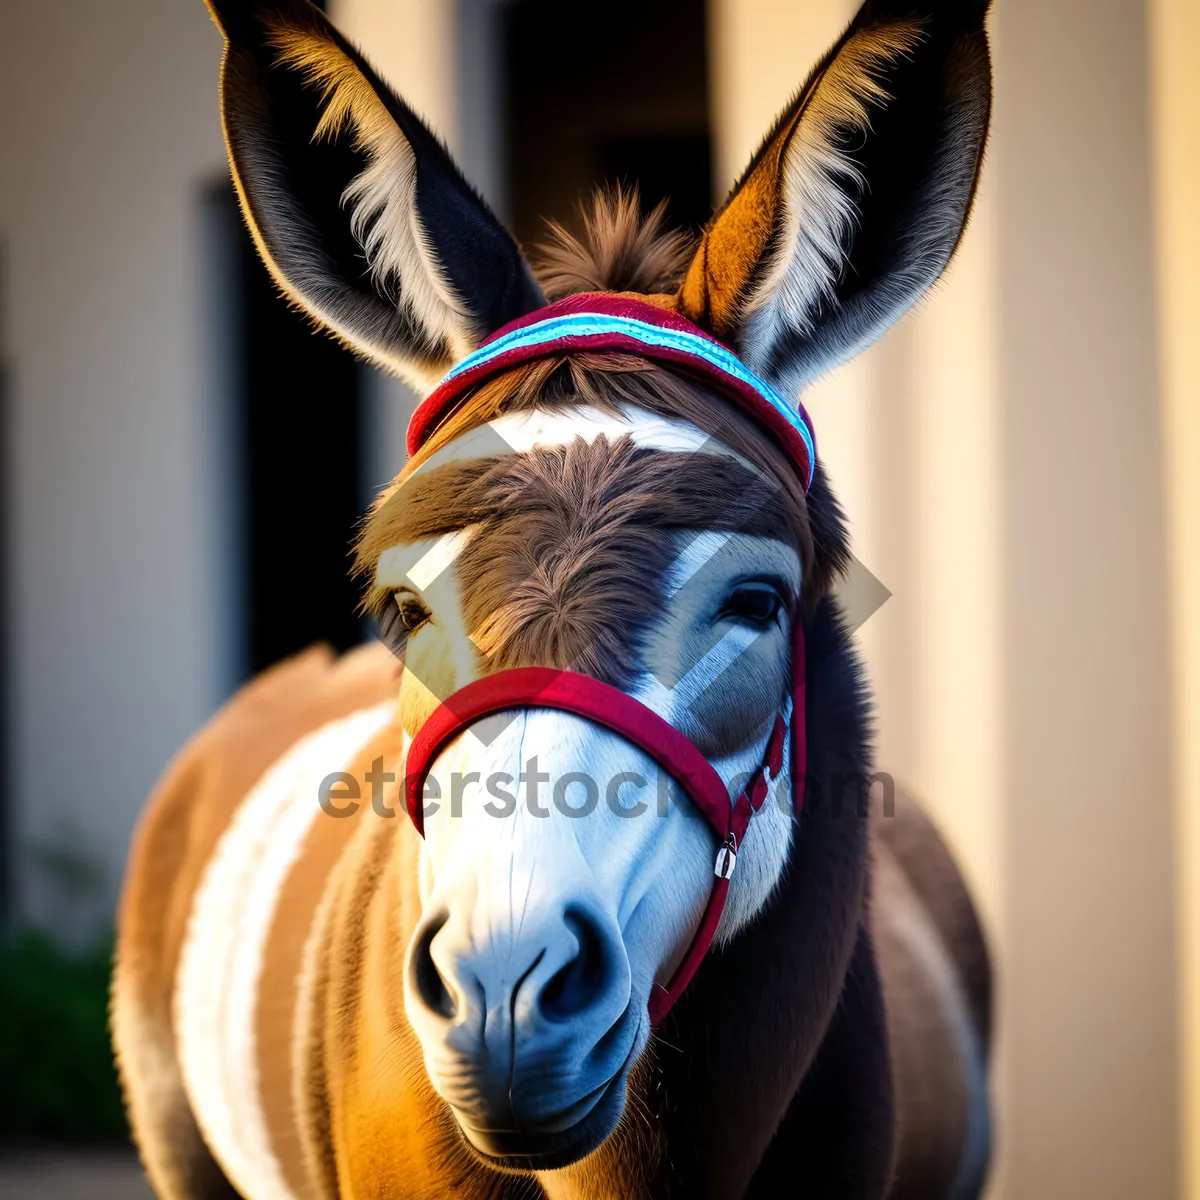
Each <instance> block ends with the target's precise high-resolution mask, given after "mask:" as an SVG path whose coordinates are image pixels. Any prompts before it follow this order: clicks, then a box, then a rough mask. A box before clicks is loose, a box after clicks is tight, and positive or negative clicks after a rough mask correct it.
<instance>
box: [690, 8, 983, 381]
mask: <svg viewBox="0 0 1200 1200" xmlns="http://www.w3.org/2000/svg"><path fill="white" fill-rule="evenodd" d="M987 7H988V0H866V3H865V4H863V6H862V8H861V9H860V10H859V12H858V15H857V16H856V17H855V18H854V21H853V22H852V23H851V25H850V27H849V29H847V31H846V33H845V34H844V35H843V36H842V38H841V40H840V41H839V42H838V43H837V44H836V45H835V46H834V48H833V49H832V50H831V51H830V52H829V53H828V54H827V55H826V56H825V58H824V59H823V60H822V61H821V62H820V63H819V64H818V65H817V67H816V69H815V71H814V72H813V73H812V75H811V76H810V77H809V79H808V81H807V82H806V83H805V85H804V87H802V88H801V89H800V92H799V93H798V95H797V96H796V98H795V100H794V101H793V102H792V103H791V105H789V106H788V108H787V109H785V110H784V112H783V113H782V114H781V115H780V117H779V119H778V121H777V122H776V124H775V127H774V129H773V130H772V131H771V132H770V133H769V134H768V136H767V138H766V140H765V141H764V143H763V144H762V146H761V147H760V149H759V151H758V153H757V154H756V155H755V156H754V158H753V160H752V161H751V163H750V166H749V167H748V168H747V170H746V173H745V174H744V175H743V176H742V179H741V180H740V181H739V183H738V184H737V185H736V186H735V188H734V190H733V191H732V193H731V194H730V197H729V199H728V200H727V201H726V203H725V205H724V207H723V208H722V209H721V211H720V212H719V213H718V214H717V215H716V216H715V217H714V218H713V220H712V222H711V223H710V224H709V226H708V228H707V230H706V231H705V234H704V238H703V240H702V242H701V244H700V248H699V250H698V252H697V254H696V257H695V259H694V260H693V261H692V264H691V266H690V268H689V270H688V274H687V276H686V278H685V280H684V283H683V286H682V288H681V289H680V293H679V297H678V301H679V307H680V310H681V311H682V312H683V313H684V314H685V315H687V316H689V317H691V318H692V319H693V320H694V321H697V322H698V323H700V324H701V325H704V326H706V327H707V328H709V329H711V330H712V332H713V333H715V334H716V335H717V336H718V337H720V338H721V339H722V340H724V341H726V342H728V343H729V344H731V345H733V346H734V348H735V349H736V350H737V351H738V353H739V354H740V355H741V357H742V358H743V359H744V360H745V361H746V363H747V364H748V365H749V366H750V367H751V368H752V369H753V370H754V371H756V372H757V373H758V374H760V375H762V376H764V377H765V378H767V379H769V380H770V381H771V382H773V383H774V384H776V386H778V387H779V388H780V390H782V391H783V392H784V394H785V395H791V396H795V395H796V394H797V393H798V392H799V391H800V389H802V388H803V387H804V386H805V385H806V384H808V383H809V382H810V381H811V380H812V379H813V378H814V377H816V376H817V375H819V374H821V373H822V372H824V371H827V370H829V369H831V368H832V367H835V366H837V365H838V364H839V363H841V362H843V361H844V360H845V359H847V358H850V357H851V356H852V355H854V354H856V353H857V352H858V351H859V350H861V349H863V348H865V347H866V346H867V345H869V344H870V343H871V342H873V341H874V340H875V339H876V338H878V337H879V336H880V335H881V334H882V333H883V332H884V331H885V330H886V329H888V327H889V326H891V325H892V324H894V323H895V322H896V321H897V320H899V319H900V317H901V316H902V315H903V314H904V313H905V312H906V311H907V310H908V309H909V308H910V307H911V306H912V305H913V304H914V303H915V302H916V301H917V300H918V299H919V298H920V297H921V295H922V294H923V293H924V292H925V291H926V290H927V289H928V288H929V287H930V286H931V285H932V284H933V282H934V281H935V280H936V279H937V278H938V276H939V275H940V274H941V273H942V271H943V270H944V269H945V267H946V264H947V263H948V262H949V260H950V256H951V255H952V254H953V253H954V249H955V247H956V246H957V244H958V241H959V238H960V236H961V234H962V230H963V227H964V226H965V224H966V220H967V215H968V213H969V210H970V207H971V200H972V198H973V195H974V191H975V184H976V180H977V178H978V174H979V166H980V162H981V160H982V156H983V145H984V140H985V138H986V135H987V127H988V117H989V113H990V108H991V67H990V62H989V57H988V45H987V37H986V34H985V33H984V28H983V21H984V17H985V15H986V12H987Z"/></svg>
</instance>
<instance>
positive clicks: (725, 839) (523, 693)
mask: <svg viewBox="0 0 1200 1200" xmlns="http://www.w3.org/2000/svg"><path fill="white" fill-rule="evenodd" d="M805 676H806V667H805V659H804V632H803V630H802V629H801V628H800V625H799V623H798V622H797V624H796V629H795V634H794V637H793V646H792V689H793V693H792V806H793V809H794V811H795V813H796V815H797V816H798V815H799V813H800V805H801V803H802V801H803V798H804V773H805V767H806V765H807V739H806V731H805V703H804V701H805ZM520 708H550V709H557V710H559V711H561V712H569V713H574V714H575V715H576V716H580V717H585V718H587V719H588V720H589V721H594V722H595V723H596V724H597V725H602V726H604V727H605V728H607V729H611V730H612V731H613V732H614V733H617V734H620V736H621V737H623V738H624V739H625V740H626V741H628V742H632V743H633V744H634V745H635V746H637V747H638V748H639V749H640V750H643V751H644V752H645V753H646V754H648V755H649V756H650V757H651V758H652V759H654V761H655V762H656V763H657V764H658V765H659V766H660V767H662V768H663V770H665V771H666V772H668V774H670V775H671V777H672V778H673V779H675V781H676V782H677V783H678V784H679V785H680V786H681V787H682V788H683V789H684V790H685V791H686V792H687V794H688V797H689V799H690V800H691V801H692V803H693V804H695V805H696V807H697V808H698V809H699V810H700V812H701V813H702V814H703V815H704V818H705V820H706V821H707V822H708V823H709V825H710V826H712V828H713V829H714V830H715V831H716V834H717V837H718V839H719V843H720V844H719V846H718V849H717V855H716V860H715V861H714V863H713V887H712V891H711V892H710V894H709V897H708V903H707V905H706V906H705V909H704V915H703V916H702V917H701V918H700V925H699V927H698V928H697V930H696V933H695V936H694V937H693V938H692V941H691V944H690V945H689V946H688V949H687V952H686V953H685V954H684V956H683V959H682V960H681V962H680V963H679V966H678V967H676V969H675V972H674V974H673V975H672V976H671V979H670V981H669V982H668V983H667V985H666V986H665V987H663V986H662V985H661V984H657V983H656V984H655V985H654V989H653V991H652V992H651V995H650V1002H649V1012H650V1022H651V1024H653V1025H657V1024H659V1023H660V1022H661V1021H662V1019H663V1017H665V1016H666V1015H667V1013H668V1012H669V1011H670V1009H671V1006H672V1005H673V1004H674V1003H675V1001H676V1000H677V999H678V998H679V996H680V994H681V993H682V992H683V990H684V988H686V987H687V985H688V983H689V982H690V981H691V979H692V976H693V975H694V974H695V973H696V969H697V968H698V967H699V966H700V963H701V961H702V960H703V958H704V956H705V954H707V953H708V950H709V947H710V946H711V945H712V940H713V937H714V936H715V934H716V932H717V926H718V924H719V923H720V920H721V913H722V912H723V911H724V909H725V898H726V896H727V895H728V892H729V878H730V876H731V875H732V874H733V870H734V867H735V866H736V864H737V855H738V850H739V848H740V847H741V844H742V840H743V838H744V837H745V834H746V830H747V828H748V827H749V824H750V819H751V817H753V816H754V814H755V813H756V812H758V810H759V809H760V808H761V807H762V805H763V803H764V801H765V800H766V798H767V795H768V794H769V792H770V790H771V784H772V783H773V782H774V781H775V779H776V777H777V776H778V775H779V772H780V770H781V768H782V766H783V752H784V744H785V742H786V739H787V732H788V727H787V721H786V720H785V719H784V717H783V715H782V714H779V715H777V716H776V718H775V725H774V727H773V728H772V730H771V734H770V737H768V739H767V745H766V749H765V751H764V753H763V761H762V763H761V764H760V765H759V767H758V769H757V770H756V771H755V772H754V774H753V775H751V777H750V778H749V780H747V782H746V785H745V786H744V787H743V788H742V790H741V791H740V792H739V793H738V796H737V799H736V800H734V802H733V803H732V804H730V802H729V790H728V788H727V787H726V786H725V782H724V781H723V780H722V779H721V777H720V775H718V774H717V772H716V770H715V768H714V767H713V765H712V763H710V762H709V761H708V759H707V758H705V757H704V755H703V754H702V753H701V752H700V750H699V749H698V748H697V747H696V745H695V743H693V742H692V741H691V740H690V739H689V738H688V737H686V736H685V735H684V734H682V733H680V731H679V730H678V729H676V728H675V727H674V726H673V725H671V724H670V723H669V722H668V721H665V720H663V718H662V717H660V716H659V715H658V714H657V713H656V712H654V711H653V710H652V709H650V708H648V707H647V706H646V705H645V704H643V703H642V702H641V701H640V700H635V699H634V698H633V697H632V696H627V695H626V694H625V693H624V692H622V691H620V690H619V689H618V688H615V687H612V686H611V685H610V684H607V683H602V682H601V681H600V680H598V679H593V678H591V677H590V676H588V675H578V674H576V673H575V672H574V671H559V670H555V669H554V668H553V667H513V668H511V669H510V670H507V671H498V672H497V673H496V674H495V675H487V676H485V677H484V678H482V679H477V680H475V681H474V682H473V683H468V684H467V685H466V686H465V687H462V688H460V689H459V690H458V691H457V692H455V693H454V694H453V695H451V696H449V697H448V698H447V699H446V700H444V701H443V702H442V704H440V705H439V706H438V707H437V709H435V710H434V712H433V713H432V714H431V715H430V716H429V718H428V720H426V721H425V723H424V724H423V725H422V726H421V728H420V730H419V731H418V732H417V735H416V737H415V738H413V741H412V744H411V746H410V747H409V751H408V757H407V760H406V763H405V776H404V802H405V806H406V807H407V809H408V815H409V818H410V819H411V820H412V823H413V825H415V826H416V829H417V832H418V833H419V834H421V836H422V837H424V836H425V823H424V813H423V811H422V796H423V794H424V790H425V780H426V779H427V778H428V775H429V771H430V769H431V768H432V766H433V763H434V760H435V759H436V758H437V756H438V754H439V753H441V751H442V750H443V749H444V748H445V747H446V746H447V745H448V744H449V743H450V742H451V741H453V740H454V738H455V737H457V736H458V735H459V734H460V733H461V732H462V731H463V730H464V729H466V728H468V727H469V726H470V725H471V724H473V723H474V722H475V721H478V720H479V719H480V718H481V717H486V716H489V715H491V714H492V713H497V712H503V711H505V710H507V709H520Z"/></svg>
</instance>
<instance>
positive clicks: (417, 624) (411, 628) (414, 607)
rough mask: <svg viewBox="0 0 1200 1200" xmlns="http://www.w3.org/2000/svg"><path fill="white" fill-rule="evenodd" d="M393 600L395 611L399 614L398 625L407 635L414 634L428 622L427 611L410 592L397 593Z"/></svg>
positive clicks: (428, 614)
mask: <svg viewBox="0 0 1200 1200" xmlns="http://www.w3.org/2000/svg"><path fill="white" fill-rule="evenodd" d="M395 599H396V610H397V611H398V612H399V614H400V624H401V625H403V626H404V628H405V629H407V630H408V632H409V633H416V632H417V630H418V629H420V628H421V626H422V625H424V624H425V622H426V621H428V620H429V616H430V613H429V609H427V608H426V607H425V605H424V604H422V603H421V601H420V600H418V599H417V598H416V596H414V595H413V594H412V593H411V592H397V593H396V595H395Z"/></svg>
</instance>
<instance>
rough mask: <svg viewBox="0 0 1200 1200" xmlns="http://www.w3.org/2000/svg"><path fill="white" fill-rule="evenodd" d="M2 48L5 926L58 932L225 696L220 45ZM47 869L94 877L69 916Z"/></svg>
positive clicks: (62, 891) (203, 38) (119, 36)
mask: <svg viewBox="0 0 1200 1200" xmlns="http://www.w3.org/2000/svg"><path fill="white" fill-rule="evenodd" d="M0 28H3V34H0V111H3V112H4V114H5V118H4V120H3V121H0V163H2V164H3V167H2V174H0V243H2V247H3V257H4V288H5V296H4V306H3V322H4V325H5V330H4V340H5V343H6V344H5V347H4V352H5V358H6V360H7V366H8V369H9V372H10V386H9V397H8V403H9V414H8V421H9V425H8V429H7V430H6V431H5V441H6V450H7V459H6V462H5V475H6V479H7V483H8V487H9V503H10V506H11V513H10V523H9V529H8V535H9V538H10V539H11V540H10V545H11V559H10V563H11V570H6V573H5V574H6V578H5V586H6V588H7V599H8V605H9V611H10V613H11V622H10V625H9V628H8V630H7V631H6V633H7V636H8V656H7V657H8V666H9V673H8V678H7V680H6V686H7V691H8V702H9V707H10V711H11V713H12V732H13V747H12V750H13V763H12V774H11V777H10V779H9V780H8V781H6V783H7V787H8V793H9V802H10V803H11V804H12V806H13V809H14V814H15V817H16V821H17V825H16V830H15V833H16V837H17V850H16V855H15V857H16V859H17V863H18V866H19V869H20V872H21V883H22V899H23V903H24V905H25V907H26V909H27V911H34V912H35V913H36V915H38V916H40V917H41V918H42V919H45V920H48V921H54V922H59V921H67V922H68V923H69V924H74V923H75V921H76V919H77V918H78V919H79V920H86V919H87V917H88V915H89V914H91V915H96V916H98V917H100V918H103V917H104V916H105V915H107V913H108V912H109V911H110V910H111V903H112V896H113V894H114V893H115V889H116V886H117V883H118V879H119V870H120V867H119V864H120V863H121V862H123V859H124V851H125V845H126V841H127V839H128V836H129V832H130V829H131V828H132V824H133V821H134V819H135V816H136V814H137V811H138V809H139V808H140V806H141V803H142V800H143V798H144V796H145V794H146V791H147V789H148V788H149V787H150V785H151V783H152V782H153V781H154V778H155V776H156V775H157V774H158V772H159V771H160V770H161V768H162V765H163V764H164V762H166V760H167V759H168V758H169V756H170V755H171V754H173V753H174V752H175V750H176V749H177V748H178V746H179V745H180V744H181V742H182V741H183V740H184V739H185V738H186V737H187V736H188V734H189V733H190V732H191V731H192V730H193V729H194V728H195V727H196V726H197V725H198V724H199V723H200V722H201V721H202V720H203V719H204V718H205V717H206V716H207V714H208V713H209V712H210V711H211V710H212V709H213V707H214V706H215V705H216V704H217V703H218V702H219V701H220V699H221V698H222V696H223V693H224V689H225V688H226V687H227V686H228V685H229V682H230V680H229V669H230V656H229V637H228V632H229V631H228V629H227V621H228V618H229V605H228V595H227V582H228V581H227V579H226V578H225V570H226V564H227V562H228V556H227V554H226V553H225V552H224V550H223V546H222V542H223V540H224V539H225V538H226V531H225V529H224V528H223V527H222V518H223V509H222V504H223V501H224V498H225V497H226V496H227V495H228V490H229V489H228V486H227V483H226V478H225V476H224V475H223V472H222V454H221V447H220V446H219V445H218V444H217V443H218V442H219V439H220V422H219V421H218V420H217V415H218V414H217V413H216V411H215V410H214V408H213V405H212V400H213V394H214V388H213V387H212V386H211V374H210V373H211V372H212V371H213V370H214V369H215V368H216V366H217V364H215V363H214V362H213V361H212V360H211V359H210V358H209V356H208V353H207V352H208V350H211V346H206V342H205V331H206V318H207V316H208V315H209V314H207V313H206V312H205V311H204V304H205V299H204V280H205V277H206V266H207V264H206V263H205V262H204V261H203V255H202V249H201V246H202V237H201V235H202V220H201V209H200V202H199V201H200V189H201V187H202V186H203V185H204V184H205V183H206V182H208V181H210V180H211V179H214V178H219V177H220V174H221V172H222V170H223V159H224V151H223V148H222V145H221V139H220V131H219V126H218V119H217V104H216V72H217V64H218V62H219V60H220V44H221V43H220V36H219V34H218V33H217V31H216V29H215V28H213V26H212V25H211V23H210V22H209V20H208V17H207V15H206V13H205V11H204V8H203V5H202V4H200V3H198V2H197V0H116V2H115V3H111V4H103V5H96V4H92V3H86V2H85V0H56V2H55V3H52V4H51V3H35V4H29V3H16V2H15V0H13V2H10V0H5V2H4V3H3V5H2V11H0ZM49 851H53V853H54V854H55V855H57V856H58V861H59V870H58V871H57V873H55V872H54V871H50V872H49V873H48V872H47V870H46V869H45V867H44V866H41V865H39V863H41V862H42V861H43V860H44V859H45V856H46V853H45V852H49ZM64 854H65V855H66V857H67V859H69V858H70V857H71V856H73V855H74V856H77V857H79V858H81V859H88V860H90V861H91V862H92V863H94V864H95V865H96V866H98V867H99V868H101V870H102V879H101V880H100V881H99V890H98V891H96V892H93V891H91V890H90V888H89V887H84V888H83V890H82V892H81V893H80V895H79V901H78V903H67V899H68V893H69V891H70V887H71V885H70V882H69V879H68V878H67V876H69V875H70V871H69V870H68V871H66V874H65V875H64V868H65V867H67V866H69V863H68V862H67V861H66V859H64V857H63V856H64ZM75 878H76V880H77V882H84V881H82V880H80V879H79V876H78V873H76V876H75ZM54 879H57V880H58V882H57V883H55V882H53V880H54Z"/></svg>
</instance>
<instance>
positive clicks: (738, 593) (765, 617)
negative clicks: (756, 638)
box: [718, 581, 783, 629]
mask: <svg viewBox="0 0 1200 1200" xmlns="http://www.w3.org/2000/svg"><path fill="white" fill-rule="evenodd" d="M782 611H783V597H782V596H781V595H780V594H779V591H778V589H777V588H775V587H774V586H773V585H772V584H769V583H764V582H761V581H755V582H751V583H740V584H738V586H737V587H736V588H734V589H733V591H732V592H730V594H729V597H728V598H727V599H726V601H725V604H724V605H723V606H722V608H721V612H720V614H719V616H718V620H721V621H736V622H737V623H738V624H739V625H749V626H751V627H752V628H754V629H766V628H767V627H768V626H770V625H772V624H774V623H775V621H776V620H778V618H779V614H780V613H781V612H782Z"/></svg>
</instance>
